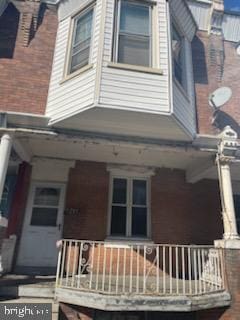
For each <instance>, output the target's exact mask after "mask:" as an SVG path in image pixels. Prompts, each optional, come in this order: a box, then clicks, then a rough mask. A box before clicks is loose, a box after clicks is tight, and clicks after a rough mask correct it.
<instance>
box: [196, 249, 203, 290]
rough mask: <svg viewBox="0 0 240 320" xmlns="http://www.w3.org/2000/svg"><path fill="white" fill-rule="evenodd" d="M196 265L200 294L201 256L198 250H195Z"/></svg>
mask: <svg viewBox="0 0 240 320" xmlns="http://www.w3.org/2000/svg"><path fill="white" fill-rule="evenodd" d="M197 264H198V283H199V293H200V294H201V293H202V281H201V265H202V264H201V255H200V249H197Z"/></svg>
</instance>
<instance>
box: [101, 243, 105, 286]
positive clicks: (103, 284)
mask: <svg viewBox="0 0 240 320" xmlns="http://www.w3.org/2000/svg"><path fill="white" fill-rule="evenodd" d="M105 271H106V247H105V246H103V274H102V291H103V292H104V287H105Z"/></svg>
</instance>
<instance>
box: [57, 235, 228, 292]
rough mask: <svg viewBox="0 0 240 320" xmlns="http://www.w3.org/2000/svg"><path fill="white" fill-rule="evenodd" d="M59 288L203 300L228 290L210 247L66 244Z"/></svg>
mask: <svg viewBox="0 0 240 320" xmlns="http://www.w3.org/2000/svg"><path fill="white" fill-rule="evenodd" d="M56 287H61V288H72V289H75V290H76V289H77V290H79V291H89V292H99V293H104V294H111V295H113V294H116V295H119V294H120V295H124V294H127V295H129V294H137V295H177V296H179V295H201V294H205V293H212V292H217V291H222V290H224V289H225V281H224V267H223V252H222V250H221V249H215V248H213V247H208V246H179V245H159V244H133V243H129V244H127V245H116V244H114V245H112V246H111V245H110V244H108V243H105V242H100V241H86V240H82V241H79V240H63V241H62V245H61V249H60V251H59V258H58V267H57V277H56Z"/></svg>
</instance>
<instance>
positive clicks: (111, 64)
mask: <svg viewBox="0 0 240 320" xmlns="http://www.w3.org/2000/svg"><path fill="white" fill-rule="evenodd" d="M107 66H108V67H109V68H116V69H122V70H128V71H135V72H143V73H151V74H158V75H163V72H162V70H160V69H157V68H150V67H142V66H137V65H132V64H125V63H116V62H109V63H108V64H107Z"/></svg>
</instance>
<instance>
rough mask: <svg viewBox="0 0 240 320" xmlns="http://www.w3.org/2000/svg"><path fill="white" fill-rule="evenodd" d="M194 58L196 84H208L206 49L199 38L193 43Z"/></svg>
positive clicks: (195, 38)
mask: <svg viewBox="0 0 240 320" xmlns="http://www.w3.org/2000/svg"><path fill="white" fill-rule="evenodd" d="M192 57H193V71H194V80H195V83H200V84H208V73H207V64H206V53H205V47H204V44H203V42H202V41H201V40H200V38H199V37H198V36H195V37H194V39H193V41H192Z"/></svg>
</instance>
